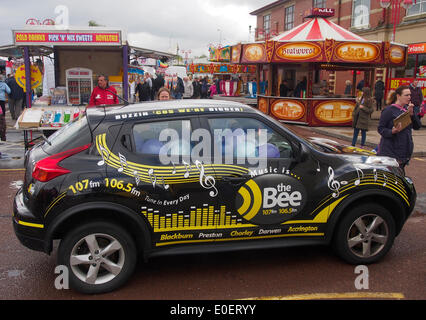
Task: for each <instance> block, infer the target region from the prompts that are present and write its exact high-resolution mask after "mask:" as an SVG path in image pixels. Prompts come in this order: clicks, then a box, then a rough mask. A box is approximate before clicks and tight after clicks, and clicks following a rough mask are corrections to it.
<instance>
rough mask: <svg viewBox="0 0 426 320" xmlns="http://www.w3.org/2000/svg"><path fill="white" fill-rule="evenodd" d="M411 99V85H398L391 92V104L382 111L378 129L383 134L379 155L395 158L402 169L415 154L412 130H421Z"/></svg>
mask: <svg viewBox="0 0 426 320" xmlns="http://www.w3.org/2000/svg"><path fill="white" fill-rule="evenodd" d="M410 101H411V92H410V89H409V87H408V86H400V87H398V88H397V89H396V90H395V91H394V92H393V93H392V94H391V97H390V101H389V102H390V105H389V106H388V107H386V108H385V109H384V110H383V111H382V114H381V116H380V120H379V127H378V129H377V131H378V132H379V133H380V135H381V139H380V143H379V148H378V152H377V155H380V156H388V157H392V158H395V159H396V160H397V161H398V163H399V166H400V168H401V169H402V170H404V168H405V166H406V165H407V164H408V162H409V161H410V158H411V155H412V154H413V149H414V143H413V138H412V133H411V130H412V129H414V130H419V129H420V127H421V125H419V124H420V121H419V119H418V117H417V115H416V114H415V113H414V110H413V108H414V105H413V104H412V103H411V102H410Z"/></svg>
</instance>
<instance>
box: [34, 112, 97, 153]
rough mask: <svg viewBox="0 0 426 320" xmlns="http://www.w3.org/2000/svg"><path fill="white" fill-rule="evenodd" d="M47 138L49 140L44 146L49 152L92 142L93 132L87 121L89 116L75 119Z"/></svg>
mask: <svg viewBox="0 0 426 320" xmlns="http://www.w3.org/2000/svg"><path fill="white" fill-rule="evenodd" d="M47 140H48V142H45V143H44V144H43V147H42V148H43V150H44V151H45V152H46V153H48V154H55V153H59V152H62V151H65V150H69V149H73V148H76V147H79V146H82V145H86V144H88V143H90V142H91V140H92V134H91V132H90V128H89V125H88V123H87V117H86V116H83V117H81V118H76V119H74V120H73V121H72V122H70V123H68V124H67V125H66V126H64V127H62V128H61V129H59V130H57V131H56V132H55V133H54V134H52V135H51V136H49V138H48V139H47Z"/></svg>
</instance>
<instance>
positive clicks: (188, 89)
mask: <svg viewBox="0 0 426 320" xmlns="http://www.w3.org/2000/svg"><path fill="white" fill-rule="evenodd" d="M183 89H184V91H183V98H184V99H191V98H192V96H193V95H194V87H193V85H192V82H191V81H190V80H189V79H188V77H184V78H183Z"/></svg>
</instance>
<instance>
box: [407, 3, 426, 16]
mask: <svg viewBox="0 0 426 320" xmlns="http://www.w3.org/2000/svg"><path fill="white" fill-rule="evenodd" d="M425 12H426V0H417V1H416V4H414V5H412V6H411V7H410V8H409V9H408V10H407V16H414V15H416V14H421V13H425Z"/></svg>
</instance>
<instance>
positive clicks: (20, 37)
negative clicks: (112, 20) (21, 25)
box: [13, 30, 121, 46]
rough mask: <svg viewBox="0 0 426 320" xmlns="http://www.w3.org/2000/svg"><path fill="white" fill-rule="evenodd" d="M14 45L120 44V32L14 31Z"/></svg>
mask: <svg viewBox="0 0 426 320" xmlns="http://www.w3.org/2000/svg"><path fill="white" fill-rule="evenodd" d="M13 38H14V41H15V44H16V45H61V46H63V45H120V44H121V32H120V31H115V32H84V31H83V32H71V31H63V32H60V31H57V30H55V31H47V32H46V31H42V32H37V31H31V32H30V31H14V32H13Z"/></svg>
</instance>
